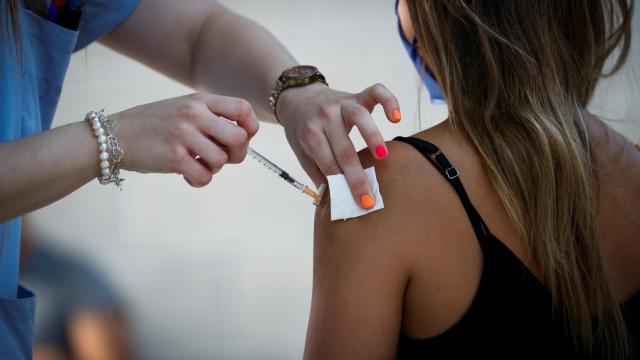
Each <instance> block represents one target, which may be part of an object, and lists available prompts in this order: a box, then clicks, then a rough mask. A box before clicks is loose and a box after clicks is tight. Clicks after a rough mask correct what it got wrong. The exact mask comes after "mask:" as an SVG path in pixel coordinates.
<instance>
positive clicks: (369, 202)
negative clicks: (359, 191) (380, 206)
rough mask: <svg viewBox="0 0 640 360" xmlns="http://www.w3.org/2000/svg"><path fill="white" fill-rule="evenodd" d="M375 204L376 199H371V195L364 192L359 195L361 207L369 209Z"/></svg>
mask: <svg viewBox="0 0 640 360" xmlns="http://www.w3.org/2000/svg"><path fill="white" fill-rule="evenodd" d="M375 204H376V201H375V200H373V198H372V197H371V195H368V194H364V195H362V196H360V206H362V208H363V209H365V210H369V209H371V208H373V206H374V205H375Z"/></svg>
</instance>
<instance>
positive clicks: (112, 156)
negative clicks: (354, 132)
mask: <svg viewBox="0 0 640 360" xmlns="http://www.w3.org/2000/svg"><path fill="white" fill-rule="evenodd" d="M85 121H87V123H88V124H89V126H91V129H92V130H93V133H94V135H95V136H96V138H97V140H98V151H99V155H98V158H99V159H100V171H101V174H102V175H100V176H99V177H98V181H99V182H100V184H102V185H108V184H112V183H113V184H115V185H116V186H117V187H118V188H119V189H120V190H122V182H123V181H124V179H123V178H121V177H120V165H121V164H122V157H123V156H124V151H123V150H122V149H121V148H120V146H119V145H118V139H116V136H115V130H116V123H115V121H114V120H113V119H110V118H109V117H108V116H106V115H105V114H104V109H102V110H100V111H98V112H96V111H90V112H89V113H87V116H86V117H85ZM109 160H111V162H109Z"/></svg>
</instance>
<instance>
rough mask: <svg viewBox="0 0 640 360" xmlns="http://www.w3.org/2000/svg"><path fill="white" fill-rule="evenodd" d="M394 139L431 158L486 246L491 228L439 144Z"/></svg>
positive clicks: (403, 138)
mask: <svg viewBox="0 0 640 360" xmlns="http://www.w3.org/2000/svg"><path fill="white" fill-rule="evenodd" d="M393 140H395V141H401V142H404V143H406V144H409V145H411V146H413V147H414V148H415V149H416V150H418V151H419V152H420V153H421V154H422V155H423V156H424V157H425V158H426V159H427V160H429V162H430V163H431V164H433V166H434V167H435V168H436V169H437V170H438V172H440V174H441V175H442V176H443V177H444V178H445V180H447V182H449V184H451V186H452V187H453V189H454V190H455V192H456V194H458V197H459V198H460V202H462V206H464V210H465V212H466V213H467V217H468V218H469V221H470V222H471V226H472V227H473V231H474V232H475V234H476V237H477V238H478V241H479V242H480V245H481V247H482V248H484V241H483V240H484V239H486V238H487V237H488V236H489V234H490V232H489V228H488V227H487V225H486V224H485V222H484V220H482V217H480V214H479V213H478V211H477V210H476V208H475V207H474V206H473V204H472V203H471V200H469V196H468V195H467V192H466V191H465V189H464V186H463V185H462V181H460V174H459V173H458V170H457V169H456V168H455V167H454V166H453V165H451V163H450V162H449V160H448V159H447V157H446V156H444V154H443V153H442V152H441V151H440V149H438V147H437V146H435V145H434V144H432V143H430V142H428V141H424V140H422V139H417V138H414V137H408V138H405V137H401V136H398V137H396V138H395V139H393Z"/></svg>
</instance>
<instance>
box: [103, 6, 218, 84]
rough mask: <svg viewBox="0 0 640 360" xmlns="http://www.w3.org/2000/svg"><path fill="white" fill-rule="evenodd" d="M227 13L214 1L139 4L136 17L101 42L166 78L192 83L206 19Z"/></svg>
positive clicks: (135, 13)
mask: <svg viewBox="0 0 640 360" xmlns="http://www.w3.org/2000/svg"><path fill="white" fill-rule="evenodd" d="M225 13H229V10H227V9H226V8H224V7H223V6H222V5H220V4H219V3H218V2H217V1H215V0H189V1H188V2H183V1H175V0H140V4H139V5H138V7H137V8H136V10H135V11H134V12H133V14H132V15H131V16H130V17H129V18H128V19H127V20H126V21H125V22H124V23H123V24H121V25H120V26H119V27H117V28H116V29H115V30H114V31H112V32H111V33H109V34H107V35H106V36H104V37H103V38H101V39H100V41H101V42H103V43H104V44H105V45H107V46H109V47H110V48H112V49H114V50H116V51H118V52H121V53H123V54H125V55H127V56H130V57H132V58H134V59H136V60H139V61H141V62H142V63H144V64H146V65H148V66H150V67H152V68H154V69H156V70H158V71H160V72H162V73H163V74H166V75H168V76H170V77H172V78H174V79H177V80H179V81H182V82H189V81H190V80H191V79H190V77H191V62H192V59H191V57H192V44H193V43H194V42H195V41H196V39H197V37H198V35H199V31H200V29H201V28H202V25H203V24H204V23H205V21H206V20H207V18H209V17H210V16H217V14H220V15H223V16H224V14H225Z"/></svg>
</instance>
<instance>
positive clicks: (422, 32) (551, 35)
mask: <svg viewBox="0 0 640 360" xmlns="http://www.w3.org/2000/svg"><path fill="white" fill-rule="evenodd" d="M407 5H408V9H409V13H410V16H411V20H412V23H413V27H414V29H415V33H416V37H417V40H418V51H419V53H420V55H421V56H422V58H423V59H427V60H428V61H427V63H428V64H429V65H430V68H431V69H430V70H431V71H432V72H433V73H434V76H435V77H436V79H437V80H438V82H439V84H440V85H441V86H442V89H443V91H444V93H445V97H446V99H447V103H448V105H449V119H450V121H451V123H452V125H453V126H454V127H456V128H458V129H460V130H461V131H462V132H463V133H464V134H465V135H466V136H467V137H468V138H469V139H470V140H471V142H472V143H473V144H474V145H475V147H476V148H477V150H478V151H479V153H480V155H481V157H482V159H483V162H484V166H485V169H486V171H487V173H488V174H489V177H490V179H491V181H492V183H493V186H494V187H495V189H496V191H497V192H498V194H499V196H500V199H501V201H502V203H503V204H504V206H505V208H506V211H507V213H508V214H509V216H510V218H511V220H512V221H513V223H514V224H515V225H516V227H517V229H518V230H519V233H520V235H521V236H522V237H523V238H524V239H525V241H526V243H527V245H528V249H529V251H530V253H531V254H532V256H533V259H534V260H535V261H536V262H537V264H538V265H540V267H541V270H542V281H543V282H544V283H545V285H546V286H547V287H548V288H549V289H550V291H551V294H552V298H553V303H554V309H553V310H554V316H555V317H556V318H560V319H561V320H562V321H563V322H562V323H563V324H564V325H565V328H564V330H565V333H566V334H567V335H568V336H569V337H570V339H572V340H573V342H574V345H575V346H576V349H577V350H578V351H582V352H584V353H586V354H601V355H602V356H606V357H607V358H627V357H629V356H631V355H630V354H631V351H632V349H631V345H630V342H629V340H628V335H627V333H626V327H625V323H624V319H623V317H622V314H621V311H620V308H619V304H618V300H617V299H616V297H615V296H614V294H613V291H612V287H611V284H610V283H609V282H608V281H607V276H606V274H608V268H607V266H606V264H605V262H604V258H603V255H602V252H601V249H600V248H599V244H598V229H597V221H596V209H597V208H598V206H597V199H598V183H597V179H598V174H597V168H596V166H595V165H596V164H595V162H594V155H593V153H592V149H591V146H590V143H589V136H588V133H587V129H586V124H585V121H584V120H583V118H582V116H581V111H582V109H584V108H586V106H587V104H588V102H589V100H590V98H591V96H592V94H593V91H594V88H595V86H596V83H597V82H598V80H599V79H600V78H601V77H602V76H605V75H607V74H604V73H603V67H604V64H605V61H606V60H607V59H608V58H609V56H610V55H611V54H612V52H613V51H614V50H618V52H617V55H618V58H617V61H616V63H615V64H614V66H613V68H612V70H611V72H610V73H609V74H611V73H613V72H615V71H617V70H618V69H619V68H620V67H621V66H622V65H623V63H624V61H625V60H626V58H627V55H628V51H629V43H630V38H631V18H632V13H633V6H634V5H633V0H631V1H630V2H627V1H625V0H590V1H584V0H560V1H559V0H535V1H534V0H531V1H525V0H517V1H515V0H514V1H511V0H510V1H505V0H407Z"/></svg>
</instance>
